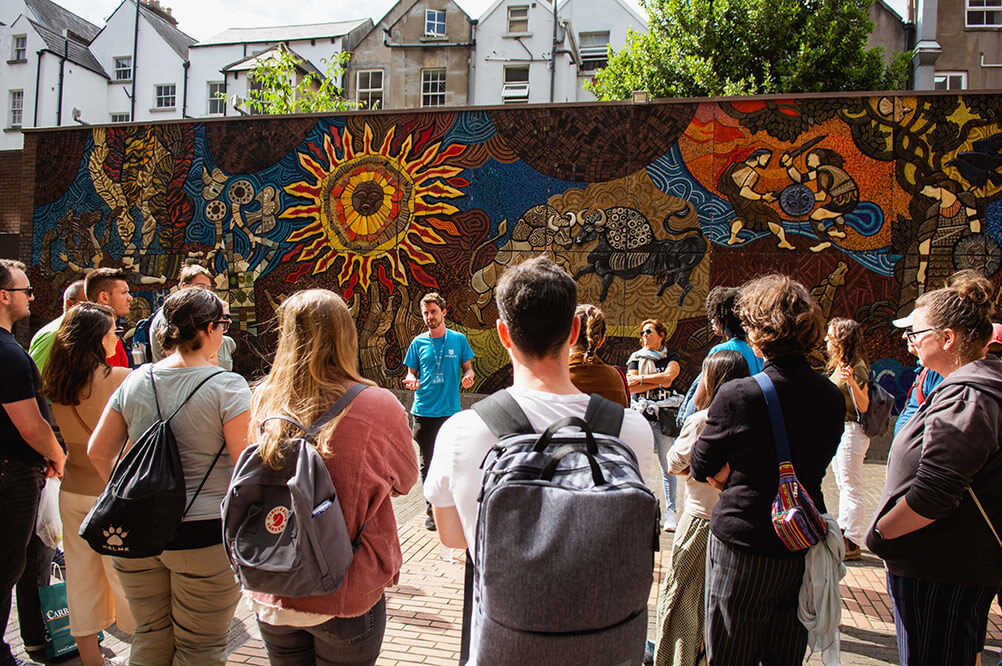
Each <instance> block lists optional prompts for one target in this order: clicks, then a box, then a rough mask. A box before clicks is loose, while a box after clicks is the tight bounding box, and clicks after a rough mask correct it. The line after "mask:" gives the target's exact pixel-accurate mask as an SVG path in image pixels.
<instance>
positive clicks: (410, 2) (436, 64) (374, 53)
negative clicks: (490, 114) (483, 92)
mask: <svg viewBox="0 0 1002 666" xmlns="http://www.w3.org/2000/svg"><path fill="white" fill-rule="evenodd" d="M475 30H476V22H475V21H474V20H473V19H471V18H470V16H469V15H468V14H467V13H466V12H465V11H463V9H462V8H461V7H460V6H459V5H457V4H456V3H455V2H453V1H452V0H400V1H399V2H398V3H397V4H396V5H394V6H393V7H392V8H391V9H390V10H389V11H388V12H387V13H386V15H385V16H383V18H381V19H380V20H379V21H378V22H377V23H376V24H375V25H374V26H373V27H372V28H371V29H370V30H369V32H368V33H367V34H366V35H365V36H364V37H363V38H362V39H361V41H360V42H359V44H358V46H357V48H356V49H355V50H354V52H353V53H352V58H351V61H350V63H349V76H348V81H347V84H348V85H347V89H346V92H347V95H348V98H349V99H350V100H352V101H353V102H356V103H358V104H359V105H360V106H362V107H363V108H367V109H374V108H381V109H403V108H421V107H436V106H458V105H466V104H472V103H473V101H472V99H471V98H472V87H471V81H472V80H473V77H474V74H473V69H472V67H473V64H474V61H473V53H474V52H475V40H474V35H475Z"/></svg>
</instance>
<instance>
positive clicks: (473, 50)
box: [466, 18, 479, 106]
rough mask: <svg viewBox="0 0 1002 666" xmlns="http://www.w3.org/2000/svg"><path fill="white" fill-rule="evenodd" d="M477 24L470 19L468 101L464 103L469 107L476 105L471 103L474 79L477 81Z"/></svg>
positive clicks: (474, 88) (476, 20)
mask: <svg viewBox="0 0 1002 666" xmlns="http://www.w3.org/2000/svg"><path fill="white" fill-rule="evenodd" d="M478 23H479V21H478V19H475V18H471V19H470V42H471V45H470V80H469V81H468V82H467V84H466V99H467V100H468V101H467V102H466V103H467V104H469V105H471V106H472V105H473V104H476V102H474V101H473V96H474V93H475V91H476V86H475V85H474V84H475V83H476V79H477V25H478Z"/></svg>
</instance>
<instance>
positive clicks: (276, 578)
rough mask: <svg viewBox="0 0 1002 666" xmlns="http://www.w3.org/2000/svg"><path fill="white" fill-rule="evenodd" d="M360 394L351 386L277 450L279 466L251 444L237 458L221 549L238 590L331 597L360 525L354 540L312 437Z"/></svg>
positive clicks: (355, 545)
mask: <svg viewBox="0 0 1002 666" xmlns="http://www.w3.org/2000/svg"><path fill="white" fill-rule="evenodd" d="M364 388H365V386H364V385H362V384H353V385H352V386H351V387H350V388H349V389H348V390H347V391H346V392H345V394H344V395H343V396H341V398H339V399H338V400H337V402H335V403H334V404H333V405H332V406H331V407H330V409H328V410H327V411H326V412H324V414H323V416H321V417H320V418H319V419H318V420H317V421H316V422H315V423H314V424H313V425H312V426H310V427H309V428H307V427H306V426H304V425H302V424H301V423H299V422H298V421H296V420H295V419H291V418H288V417H285V416H271V417H268V418H267V419H265V420H264V421H262V422H261V432H262V433H263V432H264V424H265V422H267V421H270V420H272V419H282V420H284V421H288V422H289V423H292V424H293V425H295V426H296V427H298V428H300V429H302V430H303V432H304V434H303V435H302V436H301V437H297V438H294V439H289V440H286V441H285V442H284V443H283V452H284V454H285V455H284V459H283V463H284V464H283V466H282V467H281V468H280V469H272V468H271V467H269V466H268V465H267V464H265V462H264V461H263V460H262V458H261V455H260V454H259V453H258V447H257V445H251V446H248V447H247V448H246V449H244V451H243V453H241V454H240V459H239V460H238V461H237V464H236V467H235V468H234V470H233V476H232V477H231V479H230V487H229V490H228V491H227V493H226V497H225V498H224V499H223V545H224V546H225V548H226V555H227V557H228V558H229V560H230V566H232V567H233V571H234V572H236V574H237V577H238V578H239V579H240V584H241V585H242V586H243V587H244V589H247V590H252V591H254V592H265V593H268V594H277V595H281V596H286V597H306V596H314V595H323V594H331V593H332V592H336V591H337V589H338V588H339V587H341V583H342V582H344V576H345V573H346V572H347V571H348V567H350V566H351V561H352V559H353V558H354V555H355V551H356V550H358V547H359V545H360V544H361V541H362V532H364V531H365V525H362V529H361V530H359V533H358V535H357V536H356V537H355V539H354V541H353V540H352V539H351V538H350V537H349V536H348V527H347V525H346V524H345V521H344V514H343V513H342V512H341V503H340V502H339V501H338V497H337V492H336V491H335V490H334V482H333V481H331V477H330V473H329V472H328V471H327V467H326V466H325V465H324V460H323V457H322V456H321V455H320V453H319V452H318V451H317V450H316V448H315V447H314V446H313V445H312V444H313V443H315V442H316V439H315V437H316V435H317V433H318V432H320V429H321V428H323V427H324V426H325V425H326V424H327V423H329V422H330V421H331V420H332V419H333V418H334V417H336V416H337V415H338V414H340V413H341V411H342V410H344V408H345V407H347V406H348V403H350V402H351V401H352V399H353V398H354V397H355V396H356V395H358V394H359V393H360V392H361V391H362V390H363V389H364Z"/></svg>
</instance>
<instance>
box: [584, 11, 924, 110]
mask: <svg viewBox="0 0 1002 666" xmlns="http://www.w3.org/2000/svg"><path fill="white" fill-rule="evenodd" d="M642 1H643V3H644V6H645V8H646V9H647V11H648V14H649V16H650V31H649V32H647V33H646V34H640V33H636V32H633V31H632V30H631V31H630V33H629V34H628V35H627V38H626V44H625V45H624V47H623V48H622V49H621V50H620V51H618V52H614V53H612V52H611V53H610V57H609V64H608V66H607V67H606V68H605V69H604V70H601V71H600V72H599V73H598V74H597V75H596V76H595V79H594V81H593V82H592V83H591V84H590V85H589V87H590V89H591V91H592V92H593V93H595V95H597V96H598V97H599V99H625V98H627V97H629V96H630V95H631V94H632V93H633V91H634V90H647V91H648V92H650V93H651V95H652V96H653V97H704V96H717V95H753V94H762V93H788V92H823V91H852V90H895V89H899V88H901V87H903V86H904V83H905V79H906V76H907V71H908V60H909V58H910V56H911V54H909V53H898V54H896V55H895V57H894V59H893V61H892V63H891V64H890V65H889V66H886V67H885V66H884V64H883V58H882V56H883V49H881V48H874V49H867V48H866V46H865V45H866V38H867V36H868V35H869V33H870V31H871V30H872V29H873V22H872V21H870V18H869V14H868V9H869V6H870V4H871V3H872V1H873V0H642Z"/></svg>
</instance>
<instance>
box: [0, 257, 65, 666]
mask: <svg viewBox="0 0 1002 666" xmlns="http://www.w3.org/2000/svg"><path fill="white" fill-rule="evenodd" d="M25 271H26V268H25V265H24V264H23V263H21V262H20V261H14V260H11V259H0V372H3V381H2V382H0V405H2V406H3V408H2V409H0V509H2V510H0V531H2V533H3V535H4V536H3V544H2V546H0V575H2V579H3V582H2V583H0V585H2V586H4V587H3V588H2V589H4V590H5V592H4V593H3V594H4V595H5V596H4V598H3V599H2V600H0V617H3V625H4V627H6V626H7V620H8V619H9V616H10V606H11V591H12V590H13V588H14V585H15V584H16V583H18V580H19V579H22V572H25V567H26V565H27V564H29V560H28V550H29V549H28V543H29V541H31V539H32V536H33V535H34V533H35V514H36V512H37V510H38V499H39V495H40V494H41V491H42V485H43V484H44V483H45V477H46V474H48V475H49V476H52V475H56V476H60V477H61V476H62V475H63V465H64V462H65V455H64V454H63V450H62V448H61V447H60V446H59V442H57V441H56V436H55V434H54V433H53V432H52V428H51V427H50V426H49V421H50V416H49V403H48V401H47V400H46V399H45V396H44V394H43V393H42V379H41V377H40V375H39V373H38V368H37V367H36V366H35V363H34V361H32V360H31V357H30V356H28V352H26V351H25V350H24V348H23V347H21V345H19V344H18V342H17V339H16V338H15V337H14V335H13V333H12V332H11V329H12V328H13V327H14V324H15V323H16V322H18V321H20V320H22V319H24V318H25V317H27V316H28V315H29V314H30V313H31V301H32V300H33V298H34V292H33V290H32V288H31V283H30V282H29V281H28V276H27V274H26V272H25ZM33 559H35V560H36V561H37V559H38V558H33ZM23 578H24V583H22V584H18V587H19V588H20V587H25V584H27V585H26V586H27V588H30V592H31V593H33V594H34V597H33V600H34V606H35V609H34V611H35V613H36V614H35V615H34V617H36V618H40V617H41V615H40V611H38V595H37V592H35V589H36V586H37V582H36V581H37V578H35V579H33V578H34V577H33V576H31V572H26V573H25V576H24V577H23ZM21 591H22V590H19V592H21ZM18 600H19V601H21V602H27V601H30V600H31V596H30V594H25V595H22V594H18ZM27 615H28V614H27V613H26V614H25V617H27ZM35 624H36V625H40V624H41V623H40V622H36V623H35ZM33 628H35V627H33ZM37 629H41V626H38V627H37ZM24 633H25V632H24V629H22V638H32V642H34V643H35V644H40V643H41V640H42V636H41V635H40V634H39V635H38V636H37V637H28V636H24ZM0 663H14V657H13V655H12V654H11V651H10V646H9V645H8V644H7V643H6V642H5V641H4V640H3V638H0Z"/></svg>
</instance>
